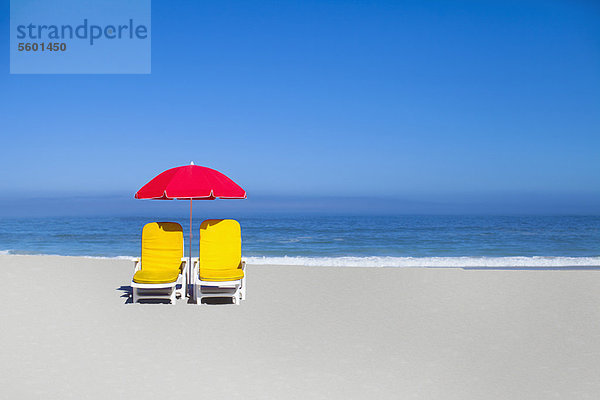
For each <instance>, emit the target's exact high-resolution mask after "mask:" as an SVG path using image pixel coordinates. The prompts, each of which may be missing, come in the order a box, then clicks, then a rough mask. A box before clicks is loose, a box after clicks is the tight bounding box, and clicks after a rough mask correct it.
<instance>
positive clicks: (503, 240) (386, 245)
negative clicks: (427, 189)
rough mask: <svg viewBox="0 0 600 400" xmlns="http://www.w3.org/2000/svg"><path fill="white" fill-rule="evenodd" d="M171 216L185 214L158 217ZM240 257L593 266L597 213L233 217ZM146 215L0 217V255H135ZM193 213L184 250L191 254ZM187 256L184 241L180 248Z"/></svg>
mask: <svg viewBox="0 0 600 400" xmlns="http://www.w3.org/2000/svg"><path fill="white" fill-rule="evenodd" d="M161 220H162V221H167V220H168V221H174V222H179V223H180V224H181V225H182V226H183V228H184V236H185V240H186V246H187V236H188V223H189V220H188V219H187V218H186V217H173V218H166V219H165V218H163V219H161ZM237 220H238V221H239V222H240V224H241V226H242V237H243V247H242V253H243V256H244V257H245V258H246V259H247V260H248V262H249V263H260V264H289V265H330V266H372V267H381V266H386V267H406V266H423V267H588V266H589V267H600V217H599V216H431V215H428V216H417V215H410V216H389V217H384V216H348V217H337V216H336V217H325V216H306V215H301V216H295V215H283V216H274V215H270V216H254V217H241V218H237ZM152 221H154V219H153V218H151V217H61V218H3V219H0V254H56V255H66V256H88V257H126V258H129V257H136V256H139V253H140V236H141V229H142V227H143V225H144V224H146V223H148V222H152ZM201 221H202V219H200V218H198V219H194V221H193V223H194V239H193V241H192V243H193V255H194V256H197V253H198V229H199V227H200V222H201ZM186 255H187V247H186Z"/></svg>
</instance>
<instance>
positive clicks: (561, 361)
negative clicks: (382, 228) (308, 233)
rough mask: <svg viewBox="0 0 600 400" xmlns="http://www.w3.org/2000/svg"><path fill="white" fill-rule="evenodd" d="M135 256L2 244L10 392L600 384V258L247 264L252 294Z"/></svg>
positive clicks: (512, 390) (551, 391)
mask: <svg viewBox="0 0 600 400" xmlns="http://www.w3.org/2000/svg"><path fill="white" fill-rule="evenodd" d="M131 275H132V263H131V262H129V261H127V260H115V259H92V258H76V257H59V256H0V278H1V280H2V282H3V285H2V286H3V292H4V294H3V301H2V303H1V306H0V307H1V314H2V328H1V330H0V335H1V339H2V343H3V346H2V350H1V358H2V367H1V370H0V391H1V392H2V398H19V399H107V398H115V399H122V398H142V397H143V398H152V399H154V398H156V399H158V398H163V399H164V398H169V397H175V396H177V397H180V396H186V397H187V396H197V398H207V397H208V396H212V398H217V399H219V398H223V399H225V398H234V397H235V398H244V399H265V398H280V399H307V398H310V399H338V398H339V399H360V398H374V399H398V398H410V399H548V398H565V399H595V398H598V397H599V396H600V380H599V379H598V376H599V375H600V290H599V288H600V271H593V270H590V271H585V270H583V271H548V270H545V271H531V270H517V271H498V270H491V271H481V270H463V269H459V268H453V269H439V268H438V269H433V268H327V267H291V266H261V265H249V266H248V271H247V276H248V298H247V300H246V301H245V302H243V303H242V305H241V306H233V305H212V306H211V305H203V306H196V305H191V304H186V302H185V301H179V302H178V303H177V304H176V305H174V306H172V305H162V304H145V305H133V304H126V301H127V293H128V285H129V282H130V280H131Z"/></svg>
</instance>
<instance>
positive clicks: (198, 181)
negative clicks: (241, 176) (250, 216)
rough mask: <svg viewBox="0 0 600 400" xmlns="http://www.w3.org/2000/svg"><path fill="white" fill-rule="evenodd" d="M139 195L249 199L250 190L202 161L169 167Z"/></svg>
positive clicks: (151, 197)
mask: <svg viewBox="0 0 600 400" xmlns="http://www.w3.org/2000/svg"><path fill="white" fill-rule="evenodd" d="M135 198H136V199H158V200H172V199H190V200H214V199H217V198H219V199H245V198H246V191H245V190H244V189H242V188H241V187H240V186H238V184H237V183H235V182H234V181H232V180H231V179H229V178H228V177H227V176H225V175H223V174H222V173H220V172H219V171H216V170H214V169H211V168H207V167H201V166H199V165H184V166H182V167H175V168H171V169H168V170H166V171H165V172H163V173H161V174H159V175H157V176H156V177H155V178H154V179H152V180H151V181H150V182H148V183H146V184H145V185H144V186H142V188H141V189H140V190H138V191H137V193H136V194H135Z"/></svg>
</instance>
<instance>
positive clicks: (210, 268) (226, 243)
mask: <svg viewBox="0 0 600 400" xmlns="http://www.w3.org/2000/svg"><path fill="white" fill-rule="evenodd" d="M245 268H246V263H245V262H244V261H242V232H241V229H240V224H239V223H238V222H237V221H235V220H233V219H209V220H206V221H204V222H202V224H201V225H200V257H198V259H196V260H195V262H194V295H193V301H194V302H196V303H201V302H202V298H204V297H231V298H232V299H233V303H234V304H239V303H240V301H241V300H244V299H245V298H246V277H245V274H244V270H245Z"/></svg>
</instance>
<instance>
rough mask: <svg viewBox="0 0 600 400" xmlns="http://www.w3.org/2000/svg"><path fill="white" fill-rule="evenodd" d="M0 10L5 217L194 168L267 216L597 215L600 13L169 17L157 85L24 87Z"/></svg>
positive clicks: (147, 80) (429, 9) (334, 9)
mask: <svg viewBox="0 0 600 400" xmlns="http://www.w3.org/2000/svg"><path fill="white" fill-rule="evenodd" d="M282 3H284V4H282ZM0 4H1V5H2V9H1V10H0V11H1V12H0V25H1V26H0V28H1V29H2V31H4V32H5V34H4V35H1V36H0V45H1V46H2V48H4V49H5V51H3V52H2V56H1V57H2V62H1V63H0V88H1V94H0V110H1V111H0V115H1V116H2V125H1V128H0V130H1V132H2V148H3V151H2V158H1V159H0V169H1V170H2V171H3V172H2V175H1V176H2V177H1V179H0V192H1V193H2V194H1V195H0V205H2V204H4V211H3V212H2V213H0V214H2V215H7V214H10V213H11V212H12V211H11V210H14V213H15V214H17V213H18V210H19V206H18V204H19V199H23V200H24V201H25V200H27V199H29V198H39V197H59V198H62V197H72V196H83V197H85V196H96V197H98V196H105V195H111V196H117V197H118V198H123V199H129V196H133V193H134V192H135V191H136V190H137V189H138V188H139V187H140V186H141V185H143V184H144V183H145V182H146V181H148V180H149V179H150V178H152V177H153V176H154V175H156V174H157V173H159V172H161V171H162V170H164V169H167V168H170V167H173V166H177V165H182V164H187V163H189V161H191V160H193V161H195V163H196V164H200V165H205V166H209V167H212V168H216V169H218V170H220V171H222V172H224V173H226V174H228V175H229V176H230V177H232V178H233V179H234V180H236V181H237V182H238V183H239V184H240V185H242V186H243V187H244V188H245V189H246V190H247V191H248V194H249V196H250V197H253V196H254V197H255V198H257V199H267V198H276V197H281V198H282V199H290V198H295V199H302V198H306V197H312V198H315V197H319V198H321V197H324V198H327V197H330V196H337V197H336V198H339V197H341V198H348V199H356V198H362V199H364V198H377V199H380V200H378V202H373V203H371V204H373V207H383V208H382V212H383V210H388V209H389V210H388V211H390V210H391V211H390V212H402V211H407V212H413V211H414V212H427V210H428V207H429V206H427V204H432V203H435V204H451V206H449V207H450V208H452V210H456V212H469V211H470V210H473V204H475V203H476V204H479V206H482V205H485V204H488V205H489V207H488V208H487V210H488V211H490V212H495V211H496V212H503V211H502V210H505V211H506V212H518V211H523V212H528V211H527V210H532V211H535V210H542V211H544V210H546V211H548V212H564V213H580V212H592V213H600V179H599V178H600V157H599V154H600V152H599V150H600V23H599V21H600V6H598V5H597V3H594V2H591V1H551V2H541V1H540V2H528V1H515V2H511V1H496V2H494V1H487V2H475V1H473V2H460V1H458V2H446V1H439V2H435V1H427V2H423V1H414V2H403V1H394V2H391V1H390V2H386V1H372V2H362V1H352V2H350V1H298V2H294V1H289V2H275V1H271V2H264V1H227V2H221V1H211V2H205V1H202V2H192V1H171V2H158V1H155V2H154V4H153V5H152V74H151V75H10V74H9V53H8V44H9V38H8V35H7V34H6V33H7V32H8V23H9V21H8V10H9V2H8V1H6V0H2V2H1V3H0ZM381 199H383V200H381ZM396 200H398V201H397V202H395V201H396ZM286 201H287V200H286ZM352 201H354V200H348V201H347V204H350V205H349V206H348V207H350V208H349V209H348V212H351V211H352V206H351V204H354V203H352ZM382 202H383V203H384V204H388V205H389V204H392V206H389V207H391V208H389V207H388V206H385V207H384V206H381V204H383V203H382ZM407 202H408V203H411V202H416V203H417V204H421V205H420V206H418V207H416V209H415V208H411V207H404V205H405V204H408V203H407ZM283 203H284V202H283V200H282V203H281V204H283ZM313 203H314V200H313ZM313 203H311V204H313ZM367 203H368V202H366V203H365V202H362V201H358V203H357V204H362V205H361V206H360V207H362V208H368V207H369V206H368V204H367ZM38 204H39V203H38ZM107 204H108V203H107ZM111 204H112V203H111ZM135 204H137V203H135ZM254 204H256V203H254ZM265 204H266V203H265ZM269 204H271V203H269ZM287 204H288V206H286V207H291V206H289V204H291V203H290V202H289V201H288V203H287ZM294 204H296V203H294ZM314 204H316V205H315V206H314V207H315V209H321V210H322V211H324V212H326V211H327V210H333V211H335V205H334V204H335V201H324V202H322V203H318V202H317V203H314ZM319 204H321V205H319ZM411 204H413V203H411ZM506 204H512V206H511V207H512V208H510V207H509V208H506ZM535 204H539V207H536V206H535ZM11 207H12V208H11ZM120 207H122V206H119V205H115V206H114V209H115V210H118V209H119V208H120ZM236 207H238V206H236ZM270 207H272V208H271V209H276V208H277V204H276V202H275V204H272V205H271V206H270ZM282 207H283V206H282ZM356 207H358V208H357V210H358V209H359V208H360V207H359V206H356ZM386 207H387V208H386ZM461 207H462V208H461ZM503 207H504V208H503ZM84 208H85V207H84ZM292 208H293V207H292ZM283 209H286V210H287V208H285V207H283ZM429 210H430V211H432V212H435V210H439V209H438V208H435V207H433V208H432V207H429ZM483 210H484V211H485V210H486V208H485V207H484V208H483ZM21 211H22V210H21ZM88 211H89V212H93V210H92V209H90V210H88ZM41 212H43V210H42V211H41ZM440 212H444V211H443V207H442V210H441V211H440Z"/></svg>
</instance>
